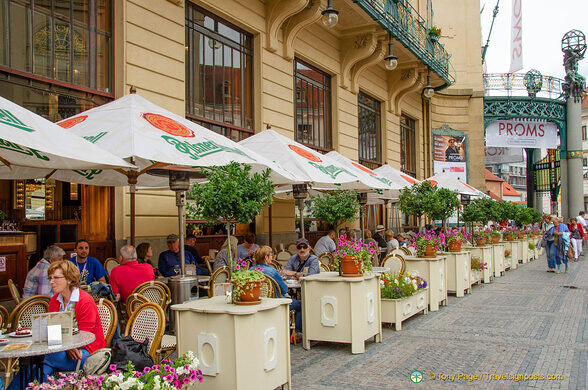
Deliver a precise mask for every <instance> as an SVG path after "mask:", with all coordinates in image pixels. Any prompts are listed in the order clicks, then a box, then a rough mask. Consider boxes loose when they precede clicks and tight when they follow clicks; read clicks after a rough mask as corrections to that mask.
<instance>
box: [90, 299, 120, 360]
mask: <svg viewBox="0 0 588 390" xmlns="http://www.w3.org/2000/svg"><path fill="white" fill-rule="evenodd" d="M95 302H96V306H97V307H98V316H99V317H100V325H102V332H103V333H104V342H105V343H106V347H107V348H110V343H112V338H113V337H114V332H116V325H117V324H118V316H117V314H116V308H115V307H114V304H113V303H112V302H110V301H109V300H108V299H104V298H100V299H97V300H96V301H95Z"/></svg>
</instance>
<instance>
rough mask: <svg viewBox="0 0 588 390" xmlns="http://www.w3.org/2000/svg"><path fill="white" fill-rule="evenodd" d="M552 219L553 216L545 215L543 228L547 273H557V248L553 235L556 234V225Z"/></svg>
mask: <svg viewBox="0 0 588 390" xmlns="http://www.w3.org/2000/svg"><path fill="white" fill-rule="evenodd" d="M551 219H552V218H551V215H549V214H543V224H542V226H541V232H542V233H543V241H545V255H546V257H547V272H555V256H556V247H555V244H554V239H555V235H554V234H553V233H554V232H555V225H554V224H553V222H552V221H551ZM556 223H557V222H556Z"/></svg>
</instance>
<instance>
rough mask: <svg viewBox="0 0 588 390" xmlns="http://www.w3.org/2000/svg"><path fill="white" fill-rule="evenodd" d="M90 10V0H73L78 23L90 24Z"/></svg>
mask: <svg viewBox="0 0 588 390" xmlns="http://www.w3.org/2000/svg"><path fill="white" fill-rule="evenodd" d="M89 11H90V10H89V9H88V0H73V14H74V15H73V16H74V20H75V21H76V23H78V24H82V25H85V26H89V25H90V12H89Z"/></svg>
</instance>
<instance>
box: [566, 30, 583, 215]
mask: <svg viewBox="0 0 588 390" xmlns="http://www.w3.org/2000/svg"><path fill="white" fill-rule="evenodd" d="M561 49H562V51H563V53H564V66H565V68H566V77H565V83H563V85H562V88H563V90H564V92H565V95H566V131H565V133H564V134H563V135H564V137H562V139H561V145H562V146H561V153H560V164H561V166H560V169H561V179H562V181H561V184H562V186H561V188H562V191H561V203H562V205H561V206H562V207H561V208H562V215H563V216H564V217H565V218H569V217H571V216H574V215H576V213H577V212H578V211H579V210H583V209H584V180H583V176H582V158H583V151H582V132H581V127H582V94H583V92H584V90H585V89H586V80H585V79H584V77H582V76H581V75H580V74H579V73H578V62H579V61H580V60H581V59H583V58H584V54H585V53H586V36H585V35H584V33H583V32H582V31H579V30H570V31H568V32H567V33H566V34H565V35H564V37H563V38H562V40H561ZM564 152H565V153H564ZM566 168H567V169H566Z"/></svg>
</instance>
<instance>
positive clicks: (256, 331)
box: [171, 296, 291, 390]
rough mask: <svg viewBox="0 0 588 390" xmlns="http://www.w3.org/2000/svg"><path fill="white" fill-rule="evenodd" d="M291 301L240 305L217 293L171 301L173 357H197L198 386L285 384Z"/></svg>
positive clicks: (287, 384)
mask: <svg viewBox="0 0 588 390" xmlns="http://www.w3.org/2000/svg"><path fill="white" fill-rule="evenodd" d="M290 302H291V299H285V298H261V303H259V304H256V305H245V306H240V305H235V304H232V303H230V301H227V298H226V297H225V296H216V297H212V298H209V299H199V300H195V301H188V302H185V303H182V304H179V305H172V306H171V309H172V310H173V311H175V316H176V324H177V326H176V335H177V340H178V344H177V349H178V356H182V355H183V354H185V353H186V352H188V351H193V352H194V354H195V355H196V356H197V357H198V359H199V360H200V366H199V369H200V370H201V371H202V375H203V376H204V381H203V382H202V383H200V384H198V386H197V387H198V389H237V390H244V389H252V390H253V389H275V388H276V387H279V386H282V385H283V386H284V388H286V389H290V387H291V386H290V383H291V371H290V335H289V333H290V332H289V330H290V326H289V321H290V310H289V305H290Z"/></svg>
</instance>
